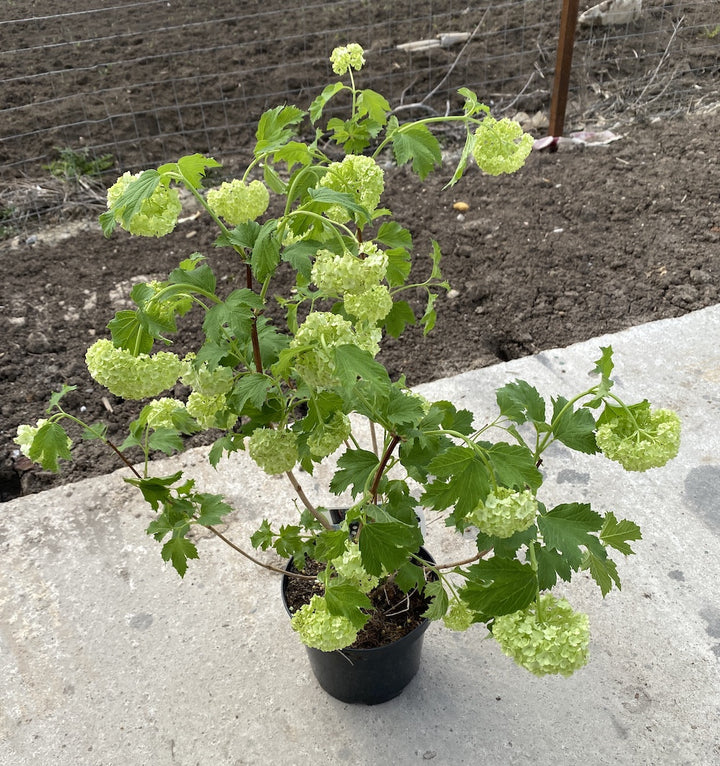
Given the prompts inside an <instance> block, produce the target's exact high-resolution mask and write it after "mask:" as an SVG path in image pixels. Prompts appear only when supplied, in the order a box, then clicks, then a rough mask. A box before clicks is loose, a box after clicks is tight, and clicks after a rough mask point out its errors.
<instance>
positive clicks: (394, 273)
mask: <svg viewBox="0 0 720 766" xmlns="http://www.w3.org/2000/svg"><path fill="white" fill-rule="evenodd" d="M385 255H386V256H387V259H388V266H387V271H386V273H385V280H386V282H387V283H388V285H389V286H390V287H401V286H402V285H404V284H405V282H407V278H408V277H409V276H410V269H411V268H412V258H411V256H410V253H409V252H408V250H406V249H405V248H404V247H394V248H392V249H390V250H386V251H385Z"/></svg>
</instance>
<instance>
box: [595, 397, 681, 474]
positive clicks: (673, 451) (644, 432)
mask: <svg viewBox="0 0 720 766" xmlns="http://www.w3.org/2000/svg"><path fill="white" fill-rule="evenodd" d="M633 415H634V417H635V420H633V419H632V418H631V417H630V416H629V415H627V414H625V413H620V414H618V417H617V418H615V419H613V420H610V421H608V422H605V423H603V424H602V425H600V426H599V427H598V429H597V433H596V435H595V440H596V441H597V445H598V447H599V448H600V449H601V450H602V452H603V454H604V455H605V457H607V458H609V459H610V460H615V461H617V462H618V463H620V464H621V465H622V466H623V467H624V468H625V469H626V470H628V471H647V470H648V468H660V466H663V465H665V463H667V462H668V460H671V459H672V458H674V457H675V456H676V455H677V453H678V449H679V448H680V418H679V417H678V415H677V413H676V412H673V411H672V410H651V409H650V407H649V406H648V407H647V408H643V409H640V410H635V411H634V413H633Z"/></svg>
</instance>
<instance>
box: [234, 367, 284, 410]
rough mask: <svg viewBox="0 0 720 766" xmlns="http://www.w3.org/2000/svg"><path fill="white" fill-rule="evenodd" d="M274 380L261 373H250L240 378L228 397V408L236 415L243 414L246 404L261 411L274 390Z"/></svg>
mask: <svg viewBox="0 0 720 766" xmlns="http://www.w3.org/2000/svg"><path fill="white" fill-rule="evenodd" d="M273 385H274V384H273V381H272V378H269V377H268V376H267V375H262V374H261V373H259V372H249V373H246V374H245V375H243V376H242V377H240V378H239V379H238V380H237V381H236V382H235V385H234V386H233V390H232V392H231V393H230V394H229V395H228V398H227V403H228V406H230V407H231V408H232V410H233V411H234V412H236V413H241V412H242V411H243V408H244V407H245V404H246V403H247V402H250V404H251V405H252V406H253V407H255V409H260V408H261V407H262V406H263V404H264V403H265V399H266V398H267V395H268V392H269V391H270V390H271V389H272V388H273Z"/></svg>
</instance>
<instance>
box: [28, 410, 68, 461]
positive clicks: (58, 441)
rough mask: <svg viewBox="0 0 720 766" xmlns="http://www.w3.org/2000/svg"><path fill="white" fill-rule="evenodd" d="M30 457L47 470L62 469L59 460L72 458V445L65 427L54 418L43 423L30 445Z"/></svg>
mask: <svg viewBox="0 0 720 766" xmlns="http://www.w3.org/2000/svg"><path fill="white" fill-rule="evenodd" d="M28 457H29V458H30V460H32V461H33V463H38V464H40V465H41V466H42V467H43V468H44V469H45V470H46V471H52V472H53V473H57V472H58V471H59V470H60V466H59V465H58V460H59V459H60V458H62V459H64V460H70V447H69V446H68V435H67V434H66V433H65V429H64V428H63V427H62V426H61V425H60V424H59V423H55V422H53V421H52V420H49V421H48V422H47V423H43V424H42V425H41V426H40V428H38V430H37V433H36V434H35V437H34V439H33V441H32V444H31V445H30V449H29V450H28Z"/></svg>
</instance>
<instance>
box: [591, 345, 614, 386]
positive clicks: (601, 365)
mask: <svg viewBox="0 0 720 766" xmlns="http://www.w3.org/2000/svg"><path fill="white" fill-rule="evenodd" d="M600 351H601V353H602V356H601V357H600V358H599V359H597V360H596V361H595V367H594V368H593V370H592V372H593V374H595V375H600V376H601V380H600V386H599V387H598V394H597V395H598V399H602V397H603V396H606V395H607V394H608V393H609V391H610V389H611V388H612V387H613V381H612V380H611V379H610V375H611V374H612V371H613V367H614V366H615V363H614V362H613V358H612V355H613V350H612V346H601V347H600Z"/></svg>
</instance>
